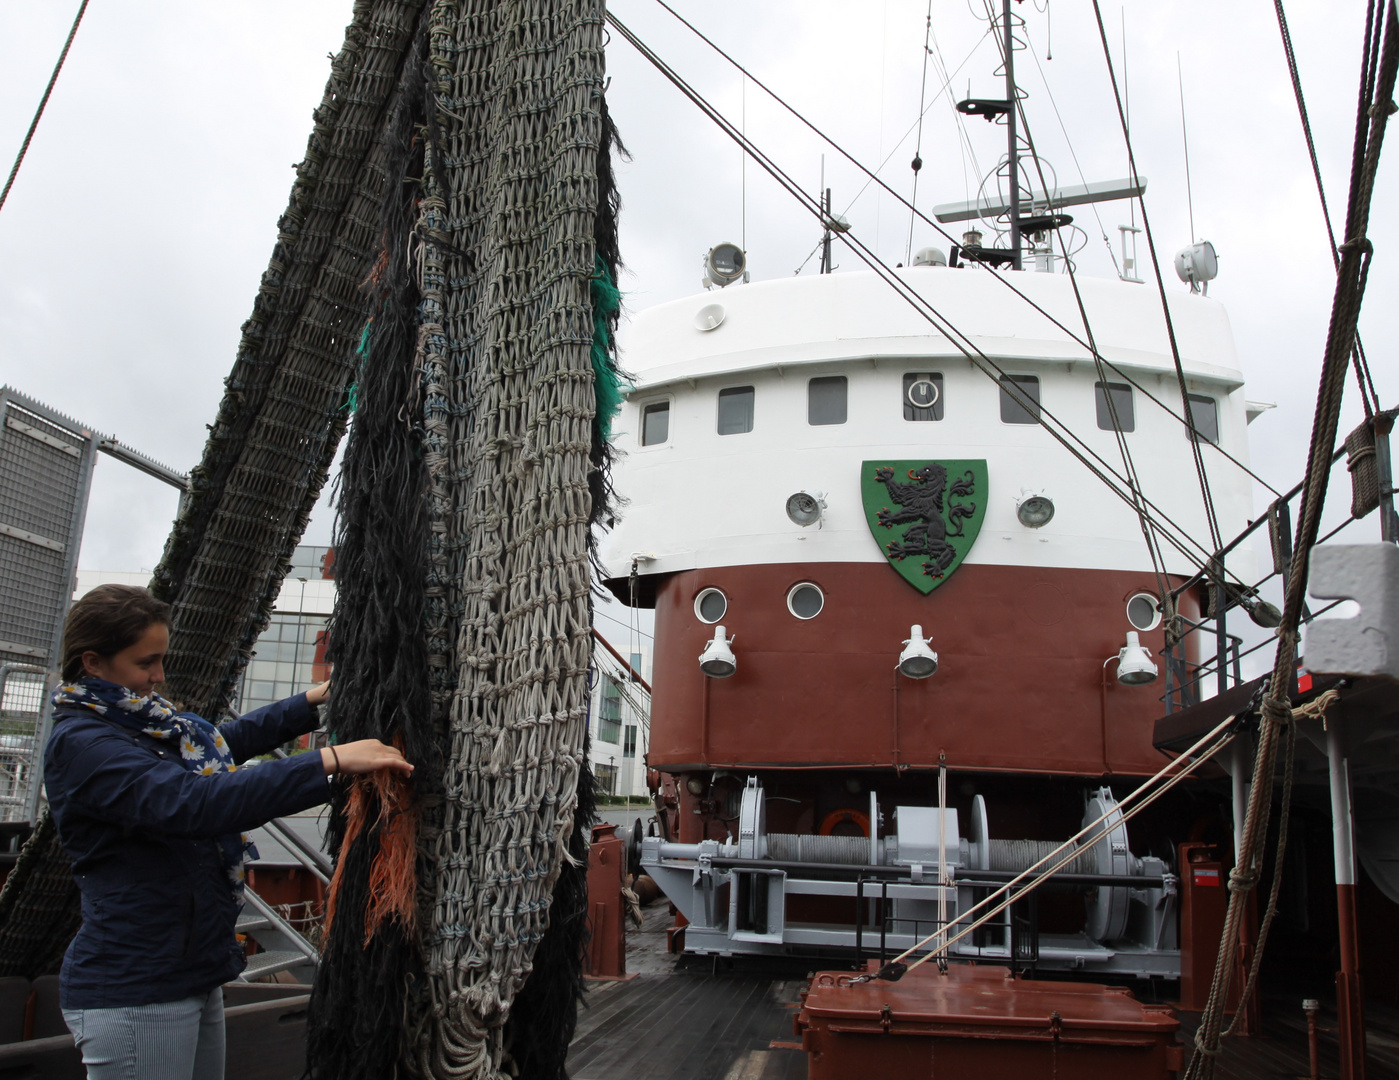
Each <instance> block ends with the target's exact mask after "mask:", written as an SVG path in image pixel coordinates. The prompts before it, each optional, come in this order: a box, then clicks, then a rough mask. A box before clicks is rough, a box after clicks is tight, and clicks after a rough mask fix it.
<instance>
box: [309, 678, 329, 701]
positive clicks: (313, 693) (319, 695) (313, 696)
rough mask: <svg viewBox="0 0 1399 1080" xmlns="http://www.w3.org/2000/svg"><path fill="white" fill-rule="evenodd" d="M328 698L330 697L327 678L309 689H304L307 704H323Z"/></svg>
mask: <svg viewBox="0 0 1399 1080" xmlns="http://www.w3.org/2000/svg"><path fill="white" fill-rule="evenodd" d="M329 698H330V680H329V679H327V680H326V681H325V682H323V683H319V684H317V685H316V686H313V687H311V689H309V690H307V691H306V704H307V705H324V704H325V703H326V701H327V700H328V699H329Z"/></svg>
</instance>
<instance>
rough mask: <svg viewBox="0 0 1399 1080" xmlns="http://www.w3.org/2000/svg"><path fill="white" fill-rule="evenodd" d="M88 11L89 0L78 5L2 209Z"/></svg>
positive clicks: (0, 195) (2, 196) (0, 199)
mask: <svg viewBox="0 0 1399 1080" xmlns="http://www.w3.org/2000/svg"><path fill="white" fill-rule="evenodd" d="M86 10H87V0H83V2H82V3H81V4H79V5H78V14H77V17H76V18H74V19H73V27H72V29H71V30H69V31H68V39H67V40H66V41H65V42H64V43H63V51H62V52H61V53H59V54H58V63H56V64H54V66H53V74H52V75H50V76H49V84H48V86H46V87H44V96H43V97H42V98H40V99H39V107H38V108H37V109H36V110H35V111H34V119H33V120H31V121H29V130H28V131H26V132H25V133H24V142H23V143H21V144H20V148H19V154H18V155H17V156H16V157H15V163H14V165H13V166H12V167H11V169H10V175H9V178H8V179H7V180H6V181H5V187H4V189H3V190H0V208H3V207H4V205H5V200H6V199H8V198H9V197H10V188H12V187H14V185H15V177H16V176H18V175H19V167H20V165H21V164H22V163H23V161H24V155H25V154H27V153H29V143H30V141H31V140H32V139H33V138H34V132H35V131H36V130H38V127H39V118H40V117H41V116H43V115H44V109H45V107H46V106H47V105H48V103H49V95H50V94H52V93H53V86H54V83H56V82H58V73H59V72H60V71H62V70H63V61H65V60H67V59H68V50H69V49H70V48H72V47H73V38H75V37H76V36H77V34H78V24H79V23H80V22H82V21H83V12H85V11H86Z"/></svg>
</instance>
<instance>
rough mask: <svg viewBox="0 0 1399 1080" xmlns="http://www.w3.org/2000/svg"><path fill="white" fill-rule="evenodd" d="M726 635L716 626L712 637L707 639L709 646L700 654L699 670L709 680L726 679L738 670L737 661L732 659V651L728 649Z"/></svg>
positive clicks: (720, 627) (721, 628)
mask: <svg viewBox="0 0 1399 1080" xmlns="http://www.w3.org/2000/svg"><path fill="white" fill-rule="evenodd" d="M726 633H727V632H726V631H725V630H724V628H723V627H722V626H716V627H715V628H714V636H713V637H712V638H710V639H709V644H707V645H706V646H705V647H704V652H702V653H700V657H699V666H700V670H701V671H703V672H704V673H705V674H706V675H708V676H709V677H710V678H711V679H727V678H728V677H729V676H730V675H732V674H733V673H734V672H735V671H737V670H738V661H737V660H735V659H734V651H733V650H732V649H731V648H729V643H728V641H727V640H725V634H726Z"/></svg>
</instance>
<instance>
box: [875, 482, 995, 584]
mask: <svg viewBox="0 0 1399 1080" xmlns="http://www.w3.org/2000/svg"><path fill="white" fill-rule="evenodd" d="M874 478H875V480H877V481H878V482H879V483H881V484H883V485H884V487H885V489H886V490H887V491H888V492H889V498H890V499H892V500H893V501H894V502H895V503H896V504H898V507H899V509H898V510H890V509H889V508H888V507H887V506H886V507H884V509H882V510H880V511H879V514H878V515H877V520H878V521H879V524H881V525H883V526H884V527H885V528H886V529H892V528H893V527H894V526H895V525H907V524H908V523H909V522H913V523H914V524H913V525H912V526H910V528H909V529H908V531H907V532H905V533H904V537H903V540H902V541H898V540H894V541H891V542H890V543H889V544H888V545H887V549H888V552H889V557H890V558H891V559H899V560H903V559H906V558H907V557H908V556H910V555H926V556H928V561H927V562H925V563H924V564H923V573H925V574H927V575H928V576H929V577H931V578H941V577H942V576H943V574H945V573H947V568H948V567H949V566H951V565H952V563H953V562H954V561H955V560H956V558H957V552H956V551H955V550H954V549H953V547H952V545H951V544H949V543H948V542H947V538H948V537H950V536H961V535H962V522H963V520H964V519H966V518H969V517H971V516H972V515H973V514H975V513H976V504H975V503H954V502H952V498H953V496H956V497H958V498H964V497H966V496H968V495H975V494H976V485H975V478H974V477H973V476H972V473H971V470H970V469H968V470H967V472H966V475H964V476H962V477H961V478H960V479H957V480H954V481H952V486H951V488H948V485H947V469H946V468H944V467H943V466H942V465H937V464H931V465H924V466H922V467H921V468H918V469H910V470H909V471H908V478H909V480H911V481H912V483H909V484H905V483H901V482H898V483H896V482H895V480H894V470H893V469H892V468H890V467H889V466H887V465H881V466H880V467H879V468H877V469H875V470H874ZM944 492H946V495H947V503H948V505H947V518H948V519H949V520H944V519H943V494H944ZM949 526H950V527H949Z"/></svg>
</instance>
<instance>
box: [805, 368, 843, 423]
mask: <svg viewBox="0 0 1399 1080" xmlns="http://www.w3.org/2000/svg"><path fill="white" fill-rule="evenodd" d="M845 389H846V387H845V376H844V375H826V376H823V377H822V378H819V379H812V380H811V381H810V382H808V383H807V384H806V422H807V423H808V424H811V425H812V426H814V427H819V426H820V425H823V424H843V423H845V396H846V394H845Z"/></svg>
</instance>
